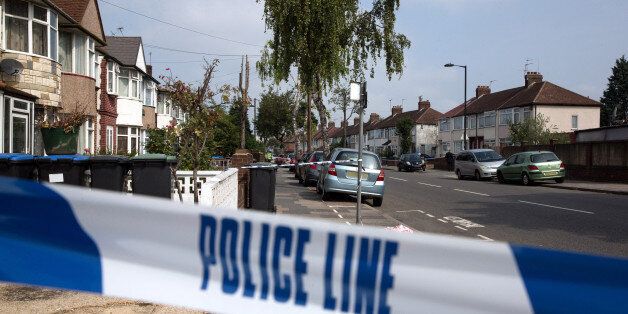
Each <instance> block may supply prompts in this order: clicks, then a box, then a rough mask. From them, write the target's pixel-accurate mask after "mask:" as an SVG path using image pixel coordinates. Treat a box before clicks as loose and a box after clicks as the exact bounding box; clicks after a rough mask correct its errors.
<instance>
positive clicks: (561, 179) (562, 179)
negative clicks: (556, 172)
mask: <svg viewBox="0 0 628 314" xmlns="http://www.w3.org/2000/svg"><path fill="white" fill-rule="evenodd" d="M554 181H556V183H563V182H565V178H560V179H556V180H554Z"/></svg>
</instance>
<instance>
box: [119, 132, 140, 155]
mask: <svg viewBox="0 0 628 314" xmlns="http://www.w3.org/2000/svg"><path fill="white" fill-rule="evenodd" d="M139 141H140V130H139V128H137V127H126V126H119V127H118V154H129V153H130V154H136V153H137V152H138V148H139Z"/></svg>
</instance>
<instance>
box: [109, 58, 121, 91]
mask: <svg viewBox="0 0 628 314" xmlns="http://www.w3.org/2000/svg"><path fill="white" fill-rule="evenodd" d="M119 73H120V67H119V66H118V64H117V63H115V62H114V61H113V60H110V59H107V93H108V94H112V95H118V76H119ZM110 75H111V77H110ZM110 82H111V89H110V88H109V83H110Z"/></svg>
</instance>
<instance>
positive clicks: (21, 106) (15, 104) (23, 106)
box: [13, 100, 28, 110]
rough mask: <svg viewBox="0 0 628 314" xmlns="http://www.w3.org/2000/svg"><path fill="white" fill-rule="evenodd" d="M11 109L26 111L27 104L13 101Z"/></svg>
mask: <svg viewBox="0 0 628 314" xmlns="http://www.w3.org/2000/svg"><path fill="white" fill-rule="evenodd" d="M13 108H16V109H22V110H28V103H27V102H23V101H19V100H14V101H13Z"/></svg>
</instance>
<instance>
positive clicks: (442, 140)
mask: <svg viewBox="0 0 628 314" xmlns="http://www.w3.org/2000/svg"><path fill="white" fill-rule="evenodd" d="M524 81H525V83H524V85H523V86H519V87H515V88H511V89H507V90H503V91H499V92H496V93H492V92H491V89H490V88H489V87H488V86H478V87H477V89H476V95H475V97H473V98H472V99H470V100H469V101H468V102H467V143H468V147H470V148H491V149H495V150H497V151H500V149H501V147H503V146H508V145H512V141H511V139H510V131H509V125H510V124H511V123H519V122H521V121H523V120H524V119H526V118H531V117H536V116H537V115H539V114H541V115H543V117H544V118H546V119H549V123H548V127H549V128H550V130H551V131H553V132H560V133H569V132H573V131H577V130H584V129H591V128H597V127H599V126H600V106H601V104H600V103H599V102H597V101H595V100H592V99H590V98H588V97H585V96H582V95H579V94H577V93H575V92H572V91H570V90H567V89H565V88H563V87H560V86H558V85H556V84H554V83H551V82H547V81H543V76H542V75H541V74H540V73H538V72H528V73H526V75H525V80H524ZM463 121H464V104H460V105H458V106H456V107H455V108H453V109H451V110H450V111H448V112H446V113H445V115H444V117H443V118H441V119H440V121H439V133H438V149H437V150H438V151H437V155H439V156H443V155H444V154H445V153H447V152H448V151H451V152H452V153H454V154H456V153H458V152H460V151H462V150H463V146H464V144H463V143H464V142H463V139H464V137H463V134H464V122H463Z"/></svg>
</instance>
